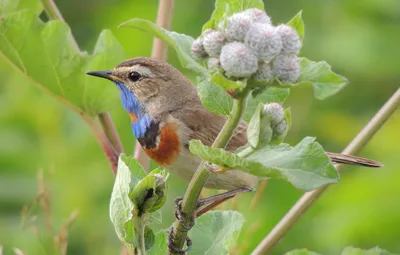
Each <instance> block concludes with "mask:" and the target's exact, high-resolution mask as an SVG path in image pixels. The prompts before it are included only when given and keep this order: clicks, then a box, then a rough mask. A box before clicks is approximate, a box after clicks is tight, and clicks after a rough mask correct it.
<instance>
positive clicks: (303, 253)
mask: <svg viewBox="0 0 400 255" xmlns="http://www.w3.org/2000/svg"><path fill="white" fill-rule="evenodd" d="M285 255H320V254H318V253H316V252H313V251H309V250H307V249H296V250H293V251H289V252H287V253H285Z"/></svg>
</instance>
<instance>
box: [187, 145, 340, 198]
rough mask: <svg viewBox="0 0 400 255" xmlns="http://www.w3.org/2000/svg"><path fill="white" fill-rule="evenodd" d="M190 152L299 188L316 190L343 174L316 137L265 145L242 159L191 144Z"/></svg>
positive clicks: (337, 179) (229, 153) (220, 164)
mask: <svg viewBox="0 0 400 255" xmlns="http://www.w3.org/2000/svg"><path fill="white" fill-rule="evenodd" d="M189 149H190V151H191V152H192V153H193V154H196V155H198V156H199V157H201V158H202V159H204V160H206V161H209V162H211V163H213V164H216V165H219V166H221V167H223V168H227V169H237V170H240V171H243V172H247V173H250V174H252V175H255V176H259V177H262V178H272V179H279V180H284V181H287V182H289V183H291V184H292V185H293V186H295V187H296V188H299V189H302V190H306V191H309V190H312V189H316V188H318V187H320V186H323V185H326V184H332V183H337V182H338V181H339V174H338V172H337V171H336V168H335V167H334V166H333V165H332V162H331V161H330V160H329V158H328V156H327V155H326V154H325V152H324V150H323V148H322V147H321V145H320V144H319V143H317V142H315V141H314V138H311V137H306V138H304V139H303V140H302V141H301V142H300V143H298V144H297V145H296V146H295V147H290V146H289V145H288V144H283V143H282V144H280V145H277V146H264V147H262V148H259V149H257V150H254V151H253V153H251V154H250V155H248V156H246V157H245V158H241V157H239V156H238V155H236V154H234V153H231V152H228V151H225V150H223V149H217V148H210V147H207V146H204V145H203V144H202V143H201V142H200V141H198V140H194V141H191V142H190V147H189Z"/></svg>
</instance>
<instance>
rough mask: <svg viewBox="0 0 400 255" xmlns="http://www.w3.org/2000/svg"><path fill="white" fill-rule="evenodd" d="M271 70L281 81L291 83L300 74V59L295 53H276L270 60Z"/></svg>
mask: <svg viewBox="0 0 400 255" xmlns="http://www.w3.org/2000/svg"><path fill="white" fill-rule="evenodd" d="M272 72H273V73H274V75H275V76H276V77H278V78H279V80H280V81H281V82H282V83H292V82H295V81H296V80H297V78H299V76H300V60H299V58H298V57H297V56H295V55H278V56H277V57H276V58H275V59H274V60H273V61H272Z"/></svg>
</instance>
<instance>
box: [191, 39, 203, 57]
mask: <svg viewBox="0 0 400 255" xmlns="http://www.w3.org/2000/svg"><path fill="white" fill-rule="evenodd" d="M191 53H192V56H193V57H194V58H196V59H204V58H206V57H207V52H206V51H205V49H204V47H203V40H202V39H201V38H197V39H196V40H194V42H193V43H192V47H191Z"/></svg>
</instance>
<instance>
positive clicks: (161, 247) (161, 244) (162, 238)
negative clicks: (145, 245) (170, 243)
mask: <svg viewBox="0 0 400 255" xmlns="http://www.w3.org/2000/svg"><path fill="white" fill-rule="evenodd" d="M167 238H168V236H167V230H161V231H159V232H157V233H156V235H155V240H154V245H153V246H152V248H151V249H150V250H148V251H147V253H148V255H164V254H167V253H168V248H167Z"/></svg>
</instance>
